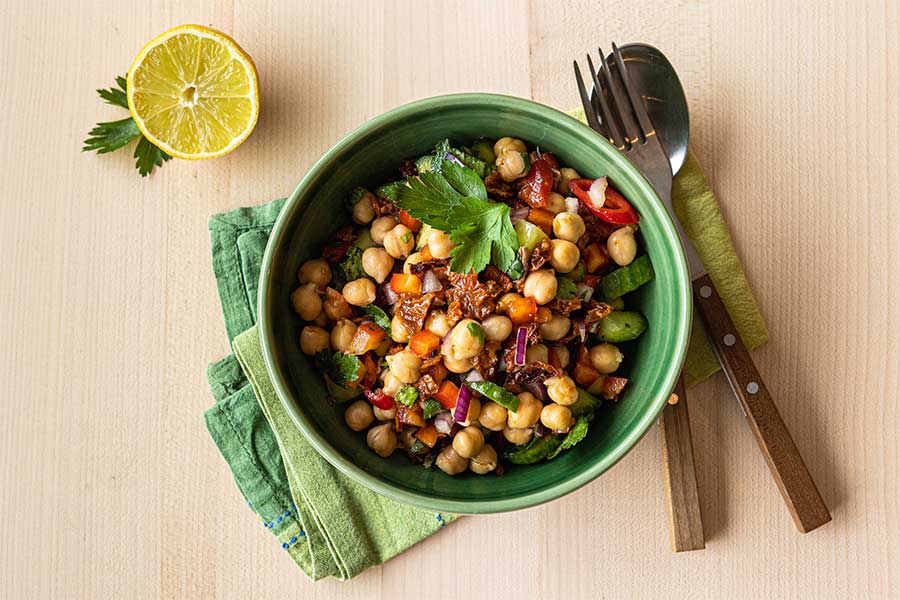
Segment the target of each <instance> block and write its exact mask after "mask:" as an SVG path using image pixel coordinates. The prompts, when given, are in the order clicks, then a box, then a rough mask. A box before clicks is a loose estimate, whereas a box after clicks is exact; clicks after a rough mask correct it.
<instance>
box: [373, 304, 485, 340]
mask: <svg viewBox="0 0 900 600" xmlns="http://www.w3.org/2000/svg"><path fill="white" fill-rule="evenodd" d="M482 326H484V323H482ZM391 327H393V325H392V326H391ZM425 329H427V330H428V331H430V332H431V333H433V334H434V335H436V336H438V337H439V338H441V339H443V337H444V336H445V335H447V332H448V331H450V319H448V318H447V313H445V312H444V311H442V310H433V311H431V313H430V314H429V315H428V318H426V319H425ZM485 333H487V330H486V329H485Z"/></svg>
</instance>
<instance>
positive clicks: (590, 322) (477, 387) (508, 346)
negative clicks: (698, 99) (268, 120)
mask: <svg viewBox="0 0 900 600" xmlns="http://www.w3.org/2000/svg"><path fill="white" fill-rule="evenodd" d="M347 209H348V211H349V212H350V215H351V217H352V221H353V224H352V225H349V226H346V227H344V228H342V229H340V230H338V231H337V232H336V233H335V234H334V235H333V237H332V239H331V241H330V242H329V243H328V245H327V246H326V247H325V248H324V249H323V250H322V255H321V257H320V258H314V259H311V260H307V261H306V262H304V263H303V264H302V266H301V267H300V270H299V273H298V278H299V282H300V286H299V287H298V288H297V289H296V290H295V291H294V292H293V293H292V294H291V302H292V304H293V306H294V309H295V311H296V312H297V313H298V314H299V316H300V318H301V319H302V320H303V321H304V322H305V323H304V326H303V328H302V330H301V332H300V348H301V350H302V351H303V352H304V353H305V354H307V355H309V356H312V357H314V361H315V363H316V367H317V369H319V370H320V371H321V372H322V373H323V377H324V379H325V383H326V385H327V388H328V390H329V393H330V394H331V396H332V398H333V399H334V400H335V401H336V402H340V403H348V404H347V406H346V408H345V409H344V420H345V421H346V424H347V426H348V427H350V429H352V430H353V431H357V432H360V433H362V432H366V441H367V444H368V446H369V447H370V448H371V449H372V451H373V452H375V453H377V454H378V455H379V456H381V457H385V458H386V457H388V456H390V455H392V454H393V453H394V452H397V451H402V452H404V453H405V454H407V455H408V456H409V457H410V458H411V459H412V460H414V461H416V462H420V463H422V464H423V465H424V466H425V467H426V468H431V467H432V466H433V465H437V467H438V468H439V469H440V470H441V471H443V472H444V473H446V474H448V475H457V474H460V473H463V472H464V471H466V470H468V471H471V472H473V473H476V474H478V475H484V474H487V473H491V472H493V473H497V474H501V473H502V472H503V470H504V469H505V468H509V467H508V466H509V465H525V464H533V463H537V462H539V461H542V460H552V459H554V458H555V457H556V456H558V455H559V454H560V453H561V452H564V451H566V450H567V449H569V448H571V447H573V446H574V445H576V444H577V443H579V442H580V441H581V440H583V439H584V438H585V436H586V435H587V432H588V427H589V424H590V422H591V420H592V418H593V416H594V413H595V411H596V409H597V407H598V406H599V405H600V403H601V401H602V400H603V399H605V400H610V401H616V400H618V398H619V396H620V395H621V394H622V391H623V389H624V388H625V387H626V385H627V384H628V379H627V378H625V377H623V376H622V375H621V374H617V371H619V369H620V365H621V364H622V361H623V359H624V354H623V352H622V348H620V347H619V345H618V344H623V343H626V342H630V341H631V340H634V339H636V338H637V337H638V336H640V335H641V334H642V333H643V332H644V330H645V329H646V328H647V321H646V319H645V318H644V316H643V315H642V314H641V313H640V312H638V311H634V310H628V309H627V308H626V302H625V300H624V299H623V298H626V297H627V294H629V293H630V292H633V291H634V290H636V289H637V288H639V287H640V286H641V285H643V284H645V283H647V282H648V281H650V280H651V279H652V278H653V269H652V266H651V264H650V260H649V258H648V257H647V255H646V254H641V253H640V252H639V247H638V243H637V240H636V238H635V236H636V234H637V231H638V222H639V220H640V217H639V215H638V213H637V212H636V211H635V210H634V209H633V208H632V207H631V205H630V204H629V203H628V201H627V200H626V199H625V198H624V197H623V196H622V195H621V194H620V193H619V192H618V191H616V190H615V189H614V188H613V187H612V186H611V185H610V184H609V182H608V181H607V179H606V177H600V178H597V179H586V178H583V177H582V176H581V175H580V174H579V173H577V172H576V171H575V170H574V169H571V168H566V167H562V166H561V165H560V164H559V163H558V161H557V159H556V157H555V156H554V155H553V154H552V153H550V152H546V151H542V150H541V149H539V148H534V149H532V150H530V151H529V149H528V148H527V147H526V145H525V143H524V142H523V141H521V140H519V139H514V138H510V137H505V138H502V139H500V140H497V141H496V142H493V143H492V142H491V141H488V140H483V139H482V140H476V141H474V142H473V143H472V144H471V145H470V146H468V147H461V148H456V147H453V146H451V145H450V143H449V141H447V140H444V141H443V142H441V143H439V144H437V146H436V147H435V149H434V151H433V152H432V153H431V154H428V155H425V156H421V157H419V158H418V159H416V160H412V159H410V160H406V161H404V162H403V163H402V164H401V165H400V167H399V176H398V178H397V179H396V180H394V181H389V182H387V183H385V184H383V185H381V186H379V187H378V188H376V189H375V190H374V193H373V192H372V191H369V190H366V189H363V188H357V189H355V190H354V191H353V192H352V193H351V194H350V196H349V198H348V199H347ZM623 348H624V346H623Z"/></svg>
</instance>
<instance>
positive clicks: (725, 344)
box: [694, 275, 831, 533]
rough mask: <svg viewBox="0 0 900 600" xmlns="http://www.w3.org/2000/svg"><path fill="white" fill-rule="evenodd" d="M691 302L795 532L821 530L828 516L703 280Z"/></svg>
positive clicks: (704, 278)
mask: <svg viewBox="0 0 900 600" xmlns="http://www.w3.org/2000/svg"><path fill="white" fill-rule="evenodd" d="M694 299H695V301H696V306H697V309H698V312H699V313H700V314H701V315H702V316H703V320H704V321H705V323H706V331H707V332H708V334H709V336H710V338H711V339H712V342H713V345H714V346H715V348H716V353H717V354H718V355H719V361H720V362H721V363H722V368H723V369H724V370H725V374H726V375H727V376H728V380H729V382H730V383H731V387H732V388H733V389H734V393H735V395H736V396H737V397H738V400H739V401H740V403H741V408H742V409H743V411H744V414H745V415H746V417H747V421H748V422H749V423H750V428H751V429H752V430H753V434H754V435H755V436H756V442H757V443H758V444H759V447H760V450H762V452H763V455H764V456H765V457H766V462H767V463H768V464H769V470H770V471H771V472H772V476H773V477H774V478H775V483H777V484H778V489H779V490H780V491H781V495H782V497H783V498H784V501H785V503H786V504H787V507H788V510H789V511H790V513H791V516H792V517H793V518H794V523H795V524H796V525H797V529H799V530H800V531H801V532H803V533H808V532H810V531H812V530H813V529H816V528H817V527H820V526H822V525H824V524H825V523H827V522H828V521H830V520H831V514H829V512H828V508H827V507H826V506H825V502H823V501H822V496H821V495H820V494H819V490H818V489H817V488H816V484H815V482H814V481H813V479H812V476H811V475H810V474H809V469H807V468H806V463H804V462H803V457H801V456H800V452H799V451H798V450H797V446H796V445H795V444H794V440H793V439H792V438H791V434H790V433H789V432H788V430H787V427H786V426H785V424H784V420H783V419H782V418H781V414H779V412H778V408H776V406H775V403H774V402H773V401H772V396H770V395H769V390H768V389H767V388H766V385H765V383H763V380H762V377H760V375H759V371H758V370H757V369H756V365H755V364H753V359H751V358H750V353H749V352H748V351H747V348H746V347H745V346H744V344H743V342H741V337H740V336H739V335H738V332H737V329H736V328H735V326H734V323H733V322H732V321H731V317H730V316H729V315H728V311H726V310H725V305H724V304H723V303H722V299H721V298H720V297H719V294H718V293H716V288H715V286H714V285H713V283H712V280H711V279H710V278H709V276H708V275H703V276H702V277H698V278H697V279H695V280H694Z"/></svg>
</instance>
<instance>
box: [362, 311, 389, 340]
mask: <svg viewBox="0 0 900 600" xmlns="http://www.w3.org/2000/svg"><path fill="white" fill-rule="evenodd" d="M360 310H362V311H363V312H364V313H366V314H367V315H369V316H370V317H372V320H373V321H375V324H376V325H378V326H379V327H381V328H382V329H384V332H385V334H386V335H387V337H391V319H390V317H388V316H387V313H386V312H384V311H383V310H381V308H380V307H378V306H375V305H374V304H366V305H365V306H362V307H360Z"/></svg>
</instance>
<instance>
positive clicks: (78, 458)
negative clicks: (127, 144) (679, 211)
mask: <svg viewBox="0 0 900 600" xmlns="http://www.w3.org/2000/svg"><path fill="white" fill-rule="evenodd" d="M4 5H5V6H6V8H5V9H3V11H2V12H3V15H4V16H3V18H2V22H0V46H2V51H3V65H4V68H3V71H4V73H3V77H2V80H0V97H2V116H0V138H2V139H3V140H5V143H4V145H3V148H2V150H0V189H3V198H2V202H0V256H2V261H3V275H2V278H0V332H2V333H0V339H2V344H0V381H3V406H4V407H5V410H4V411H3V413H4V414H3V417H2V419H0V481H2V489H0V512H2V517H0V596H2V597H5V598H29V599H30V598H43V597H59V598H155V597H165V598H195V597H203V598H211V597H217V598H250V597H254V598H286V597H298V598H299V597H303V598H305V599H308V600H312V599H316V598H360V599H371V598H402V597H423V596H424V597H429V598H438V597H441V598H476V597H477V598H481V597H491V598H516V599H521V598H532V597H541V598H567V599H572V598H601V597H604V598H624V597H661V596H665V597H732V598H742V597H748V598H789V597H810V598H812V597H815V598H824V597H868V598H876V597H891V596H893V597H898V594H900V568H898V565H900V528H898V525H897V523H896V522H895V521H894V522H892V519H896V518H898V512H900V500H898V498H900V475H898V472H900V442H898V430H900V413H898V403H900V301H898V298H900V274H898V264H900V183H898V182H900V134H898V131H897V127H898V124H900V114H898V112H900V103H898V100H897V97H898V95H900V36H898V31H900V14H898V3H897V2H895V1H894V0H872V1H868V2H866V1H863V2H851V1H847V0H821V1H815V0H808V1H797V0H792V1H788V2H770V3H751V2H737V3H732V2H719V1H714V0H697V1H689V0H675V1H672V0H668V1H666V2H662V1H654V2H641V3H632V2H611V1H608V0H604V1H602V2H589V1H587V0H578V1H576V2H569V3H566V2H552V3H551V2H539V1H537V0H534V1H532V2H530V3H529V2H525V1H520V2H502V3H501V2H489V3H480V2H474V1H473V2H465V3H457V2H447V1H444V2H438V1H433V2H432V1H429V2H413V1H407V2H401V1H394V2H386V3H383V4H382V3H375V2H350V1H347V2H341V3H335V2H324V1H321V2H319V1H316V2H311V1H308V0H306V1H303V2H289V1H282V2H277V1H274V0H272V1H268V2H257V1H251V0H234V1H222V2H215V1H213V0H205V1H202V2H186V1H177V0H169V1H167V2H144V3H137V4H134V5H129V3H127V2H119V3H114V2H109V3H107V2H104V3H100V2H65V3H63V2H55V1H51V0H30V1H25V0H12V1H11V2H6V3H5V4H4ZM192 22H193V23H201V24H208V25H212V26H213V27H216V28H219V29H222V30H224V31H226V32H229V33H231V34H232V35H233V36H234V37H235V38H236V39H237V40H238V41H239V42H240V43H241V44H242V45H243V47H244V48H245V49H246V50H247V51H248V52H249V53H250V54H251V55H252V56H253V58H254V60H255V61H256V64H257V66H258V68H259V73H260V78H261V85H262V90H261V94H262V107H263V108H262V115H261V117H260V120H259V124H258V126H257V128H256V131H255V132H254V133H253V135H252V136H251V137H250V138H249V140H248V141H247V142H246V143H245V144H244V145H243V146H242V147H241V148H240V149H238V150H237V151H236V152H234V153H233V154H232V155H230V156H228V157H226V158H222V159H219V160H215V161H207V162H198V163H191V162H180V161H172V162H170V163H168V164H166V165H165V166H164V167H163V168H162V169H160V170H159V171H157V172H155V173H153V175H152V176H151V177H148V178H146V179H143V180H142V179H141V178H140V177H139V176H138V175H137V173H136V171H135V170H134V169H133V168H132V159H131V158H130V155H129V153H128V152H119V153H116V154H113V155H107V156H96V155H93V154H82V153H81V152H80V151H79V149H80V145H81V141H82V140H83V139H84V137H85V134H86V133H87V131H88V129H90V128H91V126H92V125H93V124H94V122H95V121H97V120H110V119H115V118H121V117H122V116H124V115H123V114H122V111H121V110H120V109H117V108H114V107H110V106H107V105H104V104H102V103H101V101H100V100H99V99H98V98H97V96H96V95H95V93H94V91H93V90H94V89H95V88H98V87H107V86H108V85H109V84H111V83H112V80H113V76H115V75H119V74H124V72H125V70H126V69H127V68H128V65H129V64H130V62H131V59H132V57H133V56H134V55H135V53H136V52H137V50H138V49H139V48H140V47H141V46H142V45H143V43H144V42H145V41H147V40H149V39H150V38H151V37H153V36H154V35H156V34H158V33H160V32H162V31H163V30H165V29H167V28H169V27H171V26H174V25H178V24H181V23H192ZM610 39H613V40H618V41H620V42H627V41H637V40H641V41H646V42H648V43H651V44H653V45H656V46H658V47H659V48H661V49H663V50H664V51H665V52H666V53H667V54H668V55H669V57H670V58H671V60H672V62H673V64H674V65H675V67H676V68H677V69H678V71H679V73H680V75H681V78H682V81H683V83H684V85H685V87H686V89H687V95H688V98H689V101H690V105H691V109H692V115H691V116H692V121H693V123H692V125H693V127H692V135H693V143H694V148H695V150H696V152H697V153H698V155H699V156H700V158H701V160H702V162H703V164H704V165H705V167H706V169H707V172H708V174H709V176H710V179H711V181H712V183H713V186H714V188H715V190H716V193H717V194H718V197H719V199H720V200H721V202H722V209H723V212H724V213H725V215H726V217H727V219H728V222H729V224H730V226H731V230H732V232H733V234H734V238H735V242H736V245H737V248H738V251H739V254H740V256H741V258H742V259H743V261H744V264H745V266H746V270H747V275H748V277H749V280H750V282H751V285H752V286H753V289H754V290H755V292H756V295H757V299H758V301H759V304H760V307H761V309H762V313H763V315H764V316H765V318H766V320H767V322H768V325H769V328H770V331H771V342H770V343H769V344H768V345H767V346H765V347H764V348H762V349H760V350H758V351H756V352H755V353H754V356H755V358H756V360H757V362H758V364H759V367H760V369H761V371H762V372H763V374H764V376H765V377H766V380H767V382H768V385H769V387H770V389H771V391H772V393H773V395H774V396H775V398H776V401H777V402H778V404H779V406H780V408H781V411H782V414H783V415H784V419H785V421H786V422H787V424H788V426H789V428H790V429H791V431H792V432H793V434H794V439H795V440H796V442H797V445H798V447H799V448H800V450H801V452H802V453H803V455H804V456H805V457H806V460H807V462H808V464H809V467H810V470H811V472H812V474H813V476H814V477H815V479H816V481H817V482H818V484H819V487H820V489H821V492H822V495H823V496H824V498H825V500H826V502H827V503H828V505H829V507H830V508H831V510H832V513H833V515H834V521H833V522H832V523H830V524H828V525H826V526H824V527H822V528H821V529H819V530H817V531H814V532H812V533H810V534H808V535H801V534H799V533H798V532H797V531H796V530H795V529H794V525H793V523H792V522H791V519H790V517H789V516H788V513H787V511H786V510H785V508H784V505H783V503H782V500H781V497H780V496H779V493H778V490H777V489H776V487H775V485H774V483H773V481H772V479H771V477H770V476H769V473H768V471H767V469H766V466H765V463H764V461H763V458H762V456H761V454H760V452H759V451H758V450H757V447H756V444H755V442H754V440H753V436H752V434H751V432H750V430H749V428H748V426H747V424H746V423H745V421H744V419H743V417H742V415H741V412H740V409H739V407H738V405H737V404H736V402H735V401H734V399H733V397H732V395H731V393H730V391H729V388H728V386H727V383H726V382H725V380H724V378H723V377H722V376H721V375H720V376H717V377H715V378H713V379H712V380H710V381H708V382H706V383H704V384H702V385H701V386H700V387H699V388H696V389H695V390H694V391H693V392H692V394H691V397H690V398H691V400H690V401H691V412H692V415H693V424H694V436H695V444H696V451H697V460H698V463H699V478H700V486H701V495H702V503H703V517H704V519H705V522H706V528H707V535H708V543H707V548H706V550H704V551H700V552H693V553H686V554H680V555H675V554H673V553H672V552H671V551H670V550H669V541H668V538H667V525H666V517H665V508H664V502H663V495H662V482H661V473H660V461H659V454H660V448H659V440H658V431H657V430H655V429H654V430H653V431H651V433H650V435H648V437H647V438H646V439H645V440H644V441H643V442H642V443H641V444H639V446H638V447H636V448H635V449H634V450H633V451H632V452H631V453H630V454H629V455H628V456H627V457H626V458H625V459H624V460H622V461H621V463H620V464H618V465H617V466H616V467H615V468H614V469H612V470H611V471H610V472H609V473H608V474H606V475H604V476H603V477H601V478H600V479H599V480H597V481H595V482H594V483H592V484H590V485H588V486H587V487H585V488H583V489H582V490H580V491H578V492H577V493H574V494H572V495H570V496H568V497H566V498H564V499H562V500H559V501H556V502H553V503H551V504H549V505H546V506H542V507H539V508H535V509H532V510H527V511H523V512H518V513H514V514H507V515H499V516H491V517H476V518H466V519H463V520H462V521H460V522H459V523H457V524H454V525H453V526H452V527H449V528H448V529H446V530H444V531H442V532H441V533H440V534H438V535H436V536H434V537H432V538H430V539H428V540H426V541H425V542H423V543H421V544H419V545H417V546H415V547H414V548H412V549H411V550H409V551H408V552H406V553H405V554H403V555H402V556H399V557H397V558H395V559H393V560H391V561H390V562H389V563H387V564H386V565H384V566H381V567H378V568H373V569H371V570H370V571H367V572H365V573H363V574H362V575H360V576H359V577H357V578H356V579H355V580H353V581H351V582H347V583H341V582H336V581H323V582H320V583H318V584H312V583H310V582H309V581H308V580H307V579H306V577H305V576H304V575H303V573H302V572H301V571H300V570H299V569H298V568H296V567H295V566H294V564H293V563H292V562H291V560H290V559H289V558H288V557H287V556H286V555H285V553H284V552H283V551H282V550H281V549H280V547H279V546H278V544H277V543H276V540H275V539H274V538H273V537H272V536H271V535H270V534H269V533H268V532H267V531H266V530H265V529H264V528H263V527H262V526H261V524H260V522H259V521H258V520H257V519H256V517H255V516H254V515H253V514H252V513H251V512H250V511H249V510H248V509H247V506H246V503H245V502H244V501H243V500H242V498H241V496H240V494H239V492H238V490H237V489H236V487H235V485H234V482H233V480H232V478H231V475H230V473H229V471H228V469H227V467H226V465H225V463H224V462H223V460H222V458H221V456H220V455H219V453H218V450H217V448H216V446H215V445H214V444H213V442H212V440H211V439H210V437H209V435H208V434H207V432H206V429H205V427H204V422H203V418H202V412H203V410H204V409H205V408H206V407H207V406H209V405H210V403H211V402H212V400H211V397H210V394H209V391H208V389H207V385H206V381H205V377H204V368H205V366H206V364H207V363H208V362H210V361H212V360H215V359H218V358H220V357H221V356H223V355H224V354H225V353H226V352H228V346H227V343H226V338H225V335H224V331H223V326H222V318H221V315H220V312H219V306H218V300H217V296H216V288H215V283H214V280H213V276H212V273H211V271H210V260H209V251H210V248H209V235H208V233H207V229H206V223H207V218H208V217H209V215H210V214H212V213H214V212H218V211H222V210H226V209H229V208H233V207H237V206H242V205H250V204H257V203H261V202H264V201H266V200H269V199H272V198H276V197H280V196H284V195H286V194H288V193H289V192H290V191H291V190H292V189H293V187H294V185H295V184H296V183H297V181H298V180H299V178H300V177H301V175H302V174H303V172H304V170H305V169H306V168H308V167H309V166H310V165H311V164H312V163H313V162H314V161H315V160H316V158H317V157H318V156H320V155H321V154H322V153H323V152H324V151H325V150H326V149H327V148H328V147H329V146H331V145H332V144H333V143H334V142H335V141H336V140H338V139H339V138H340V137H341V136H342V135H343V134H344V133H346V132H348V131H349V130H350V129H352V128H354V127H356V126H357V125H359V124H360V123H362V122H363V121H365V120H367V119H369V118H371V117H373V116H375V115H377V114H379V113H381V112H382V111H384V110H386V109H389V108H391V107H394V106H397V105H399V104H401V103H405V102H407V101H410V100H414V99H417V98H422V97H425V96H430V95H433V94H440V93H445V92H456V91H494V92H503V93H508V94H514V95H518V96H524V97H529V98H533V99H535V100H537V101H540V102H544V103H547V104H550V105H552V106H556V107H560V108H568V107H573V106H575V105H577V103H578V99H577V94H576V91H575V87H574V85H573V81H572V77H571V61H572V59H573V58H576V57H583V56H584V53H585V52H587V51H591V49H592V48H594V50H596V48H595V47H594V46H595V45H596V44H598V43H599V44H603V45H605V46H608V45H609V40H610Z"/></svg>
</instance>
